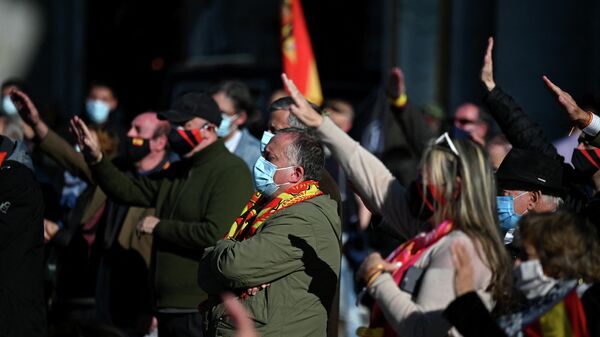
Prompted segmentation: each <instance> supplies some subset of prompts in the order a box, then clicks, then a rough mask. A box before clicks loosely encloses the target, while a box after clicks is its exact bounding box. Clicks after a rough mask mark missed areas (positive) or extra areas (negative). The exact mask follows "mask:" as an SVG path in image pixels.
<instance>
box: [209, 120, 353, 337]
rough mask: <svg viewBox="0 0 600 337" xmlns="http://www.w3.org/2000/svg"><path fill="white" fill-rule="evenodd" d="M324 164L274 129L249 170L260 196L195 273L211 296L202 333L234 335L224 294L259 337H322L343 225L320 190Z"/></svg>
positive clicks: (303, 137) (319, 154)
mask: <svg viewBox="0 0 600 337" xmlns="http://www.w3.org/2000/svg"><path fill="white" fill-rule="evenodd" d="M324 160H325V158H324V152H323V147H322V146H321V144H320V143H319V142H318V141H317V140H315V139H314V138H312V137H310V136H309V135H308V134H307V133H306V132H305V131H302V130H298V129H284V130H280V131H278V133H277V134H276V135H275V136H274V137H273V139H272V140H271V141H270V142H269V144H268V145H267V147H266V149H265V151H264V153H263V156H262V157H260V158H259V159H258V161H257V162H256V164H255V165H254V182H255V185H256V187H257V190H258V191H259V192H258V193H256V194H255V195H254V196H253V197H252V199H251V200H250V202H249V203H248V205H247V206H246V208H245V209H244V210H243V211H242V214H241V215H240V216H239V217H238V218H237V219H236V221H235V223H234V224H233V226H232V228H231V229H230V231H229V233H228V235H227V239H226V240H222V241H219V242H218V243H217V245H216V246H215V247H213V248H211V249H207V251H206V252H205V257H204V258H203V260H202V263H201V265H200V268H199V275H198V282H199V283H200V286H201V287H202V288H203V289H204V290H205V291H206V292H208V293H209V295H210V296H209V300H208V301H206V302H205V303H203V304H202V305H201V308H202V311H203V312H204V317H205V325H206V327H207V330H206V331H205V335H206V336H233V335H234V334H235V327H234V325H233V323H232V320H231V319H230V317H229V316H228V315H227V314H226V313H225V307H224V304H223V303H221V301H220V300H219V294H221V293H222V292H223V291H233V292H234V293H235V294H236V295H238V296H239V297H240V299H242V303H243V305H244V306H245V307H246V309H247V310H248V311H249V313H250V315H251V317H252V319H253V320H254V322H255V323H256V328H257V330H258V332H259V333H260V334H261V335H262V336H286V337H289V336H326V334H327V316H328V311H329V310H330V308H331V303H332V300H333V298H334V295H335V291H336V283H337V280H338V275H339V268H340V257H341V252H340V246H339V237H340V233H341V224H340V217H339V215H338V213H337V205H336V202H335V201H333V200H332V199H331V198H330V197H329V196H328V195H326V194H324V193H323V192H322V191H321V190H320V189H319V179H320V176H319V173H320V172H321V170H322V169H323V165H324ZM259 289H262V290H259Z"/></svg>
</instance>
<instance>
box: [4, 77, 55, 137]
mask: <svg viewBox="0 0 600 337" xmlns="http://www.w3.org/2000/svg"><path fill="white" fill-rule="evenodd" d="M9 95H10V99H11V100H12V101H13V104H14V105H15V107H16V108H17V111H18V112H19V115H20V116H21V119H22V120H23V122H25V123H26V125H23V128H24V131H25V134H26V136H27V138H28V139H31V138H33V137H32V136H31V129H33V132H34V133H35V136H37V137H38V138H40V139H43V138H44V137H46V134H48V126H47V125H46V123H44V121H43V120H42V119H41V118H40V114H39V112H38V109H37V108H36V106H35V104H33V102H32V101H31V99H30V98H29V96H27V94H26V93H24V92H23V91H21V90H18V89H15V88H13V89H12V90H11V91H10V92H9ZM29 128H31V129H29Z"/></svg>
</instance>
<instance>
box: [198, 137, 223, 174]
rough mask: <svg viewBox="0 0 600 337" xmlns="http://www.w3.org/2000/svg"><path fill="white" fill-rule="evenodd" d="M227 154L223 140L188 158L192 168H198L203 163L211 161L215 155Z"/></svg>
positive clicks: (218, 140)
mask: <svg viewBox="0 0 600 337" xmlns="http://www.w3.org/2000/svg"><path fill="white" fill-rule="evenodd" d="M223 152H229V150H227V148H226V147H225V142H223V139H217V140H216V141H215V142H214V143H212V144H210V145H209V146H207V147H205V148H204V149H202V150H200V151H198V152H196V153H194V155H193V156H192V157H191V158H190V164H191V165H192V167H196V166H200V165H202V164H204V163H205V162H208V161H210V160H212V158H214V157H215V156H216V155H217V154H219V153H223Z"/></svg>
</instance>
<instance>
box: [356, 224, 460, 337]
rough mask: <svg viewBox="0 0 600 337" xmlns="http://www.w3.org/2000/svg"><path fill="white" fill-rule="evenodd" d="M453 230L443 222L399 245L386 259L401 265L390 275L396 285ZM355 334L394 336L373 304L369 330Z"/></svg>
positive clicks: (361, 329)
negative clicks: (428, 250) (429, 249)
mask: <svg viewBox="0 0 600 337" xmlns="http://www.w3.org/2000/svg"><path fill="white" fill-rule="evenodd" d="M453 228H454V226H453V223H452V222H451V221H449V220H445V221H443V222H442V223H441V224H439V225H438V226H437V227H436V228H434V229H433V230H432V231H430V232H428V233H421V234H419V235H417V236H415V237H414V238H412V239H411V240H409V241H407V242H405V243H403V244H401V245H400V246H399V247H398V248H396V249H395V250H394V251H393V252H392V253H391V254H390V255H389V256H388V257H387V258H386V261H388V262H391V263H397V262H400V263H402V265H401V267H400V268H398V269H396V270H395V271H394V272H393V273H392V277H393V278H394V281H395V282H396V284H400V281H402V279H403V278H404V275H405V274H406V272H407V271H408V269H410V267H412V266H413V265H414V264H415V263H416V262H417V261H418V260H419V258H420V257H421V255H423V253H424V252H425V251H426V250H427V249H428V248H429V247H431V246H433V245H434V244H435V243H436V242H438V241H439V240H440V239H441V238H443V237H444V236H446V235H447V234H448V233H450V232H451V231H452V229H453ZM357 334H358V335H359V336H361V337H392V336H396V332H395V331H394V329H393V328H392V327H391V326H390V325H389V323H388V322H386V320H385V317H384V316H383V312H382V311H381V308H380V307H379V305H378V304H377V303H376V302H375V303H374V304H373V308H372V310H371V322H370V324H369V328H359V329H358V331H357Z"/></svg>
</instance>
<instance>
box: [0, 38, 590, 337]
mask: <svg viewBox="0 0 600 337" xmlns="http://www.w3.org/2000/svg"><path fill="white" fill-rule="evenodd" d="M492 54H493V39H492V38H490V39H489V41H488V47H487V50H486V52H485V56H484V59H483V66H482V70H481V82H482V84H483V86H484V88H485V89H486V95H485V97H484V99H483V102H482V103H481V104H480V105H478V104H475V103H471V102H469V103H465V104H462V105H461V106H459V107H458V108H457V109H456V112H455V113H454V115H453V118H452V119H451V120H450V121H447V120H446V119H445V117H444V113H443V112H441V109H440V108H439V107H436V106H435V105H427V106H424V107H419V106H415V105H413V104H412V102H411V101H410V99H409V96H408V93H409V90H408V89H409V88H406V86H405V81H404V75H403V73H402V71H401V70H400V69H398V68H394V69H392V70H391V71H390V77H389V82H388V83H387V86H386V87H385V89H384V90H382V91H381V95H382V97H383V100H380V102H379V103H380V104H376V106H375V107H373V109H374V111H373V116H374V117H373V118H372V120H371V122H370V123H369V124H368V125H366V126H365V127H364V136H363V138H362V139H361V140H360V141H357V140H355V139H353V138H352V137H351V136H350V135H349V134H348V133H349V131H350V130H351V129H352V128H353V120H354V109H353V107H352V105H351V104H350V103H349V102H347V101H344V100H342V99H329V100H325V102H324V103H323V105H322V106H317V105H315V104H313V103H311V102H309V101H308V100H307V99H306V98H305V97H304V96H303V95H302V93H301V92H300V91H299V90H298V88H297V87H296V86H295V84H294V82H293V81H292V80H290V79H289V78H288V77H287V76H286V75H285V74H283V75H282V84H283V87H284V89H285V92H283V93H282V92H277V93H275V94H274V95H273V97H272V99H271V103H270V105H269V107H268V109H267V111H266V113H268V116H265V117H267V118H264V119H267V120H268V124H267V125H265V126H264V128H263V130H260V131H264V132H262V135H261V134H260V133H258V134H257V133H256V130H250V128H249V125H251V124H256V123H257V122H258V121H260V120H262V119H263V118H261V113H260V111H259V110H258V109H257V108H256V106H255V104H254V100H253V98H252V95H251V93H250V90H249V89H248V87H247V86H246V85H245V84H244V83H243V82H241V81H226V82H222V83H219V84H218V85H217V86H215V87H214V88H213V90H210V91H208V92H195V91H191V92H186V93H184V94H182V95H181V96H179V97H176V98H175V99H174V101H173V102H172V103H171V104H170V106H169V108H168V109H167V110H162V111H144V112H141V113H139V114H137V115H136V116H135V117H134V118H133V119H132V120H131V123H130V125H129V126H125V124H124V120H125V115H124V113H123V111H122V110H121V109H120V106H119V98H118V96H117V94H116V93H115V91H114V90H113V89H112V88H111V87H110V86H108V85H106V84H104V83H100V82H95V83H92V85H91V87H90V91H89V95H88V97H87V100H86V104H85V111H84V113H82V114H76V115H75V116H74V117H73V118H72V119H71V120H70V121H69V125H67V126H66V127H61V126H58V125H52V124H53V123H51V122H49V121H48V118H47V117H46V116H45V115H44V113H43V112H41V111H39V110H38V107H37V106H36V104H35V102H33V101H32V99H31V98H30V96H29V95H28V89H27V87H26V85H25V84H24V83H23V82H22V81H18V80H8V81H5V82H4V83H3V85H2V108H1V109H0V110H1V111H0V112H1V113H0V336H44V335H48V336H57V337H58V336H157V335H158V336H161V337H168V336H243V337H250V336H252V337H254V336H329V337H334V336H361V337H384V336H385V337H388V336H427V337H435V336H440V337H442V336H460V335H462V336H488V335H489V336H581V337H591V336H600V322H599V321H596V320H595V319H596V318H597V317H599V316H596V315H600V289H599V286H598V284H599V282H600V236H599V233H598V230H600V229H599V228H598V226H599V224H600V194H599V192H600V149H599V147H600V117H599V115H598V111H600V110H598V109H600V106H599V107H596V106H593V104H592V105H581V106H580V105H578V103H577V102H576V101H575V100H574V99H573V98H572V97H571V96H570V95H569V94H568V93H567V92H565V91H563V90H562V89H561V88H560V87H558V86H557V85H556V84H554V83H553V82H552V81H551V80H550V79H549V78H547V77H545V76H544V77H543V79H541V80H540V82H543V84H544V85H545V86H546V87H547V88H548V92H549V95H548V99H554V100H556V102H557V103H558V104H559V105H560V106H561V107H562V108H563V110H564V111H565V113H566V115H567V116H568V117H569V118H570V120H571V121H572V123H573V129H577V130H576V135H575V137H578V144H577V145H576V146H572V147H571V149H570V151H571V152H572V156H571V159H570V160H565V158H564V157H563V156H562V155H560V154H559V152H558V151H557V148H556V146H555V145H553V144H552V143H551V142H550V141H549V140H548V138H547V137H546V135H545V134H544V130H543V129H542V128H541V127H540V126H538V125H537V124H536V123H534V122H533V121H532V119H531V117H530V116H528V115H527V113H526V112H525V111H524V110H523V109H522V108H521V107H520V106H519V105H518V103H517V102H516V101H515V100H514V99H513V98H512V97H511V96H509V95H508V94H507V93H506V92H504V91H503V90H502V88H501V87H500V86H498V85H497V84H496V82H495V78H494V71H493V58H492ZM540 84H542V83H540ZM381 102H384V103H381ZM572 131H573V130H572ZM570 136H571V135H570Z"/></svg>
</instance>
